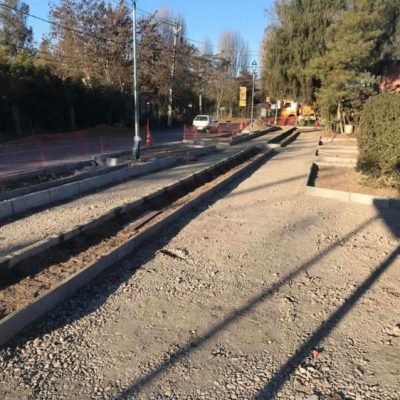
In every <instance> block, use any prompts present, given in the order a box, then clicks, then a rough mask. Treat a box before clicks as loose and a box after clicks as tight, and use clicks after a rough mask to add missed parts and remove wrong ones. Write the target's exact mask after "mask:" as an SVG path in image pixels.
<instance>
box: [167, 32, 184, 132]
mask: <svg viewBox="0 0 400 400" xmlns="http://www.w3.org/2000/svg"><path fill="white" fill-rule="evenodd" d="M173 29H174V50H173V54H172V65H171V81H170V86H169V99H168V128H171V127H172V94H173V93H172V92H173V86H174V75H175V61H176V46H177V44H178V33H179V32H180V31H181V29H182V26H181V25H179V24H176V25H175V26H174V27H173Z"/></svg>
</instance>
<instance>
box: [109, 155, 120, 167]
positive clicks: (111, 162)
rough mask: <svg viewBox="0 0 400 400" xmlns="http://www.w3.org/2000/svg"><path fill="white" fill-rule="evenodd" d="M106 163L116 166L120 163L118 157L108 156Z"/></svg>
mask: <svg viewBox="0 0 400 400" xmlns="http://www.w3.org/2000/svg"><path fill="white" fill-rule="evenodd" d="M106 165H107V167H115V166H116V165H118V158H115V157H107V158H106Z"/></svg>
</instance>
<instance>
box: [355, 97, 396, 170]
mask: <svg viewBox="0 0 400 400" xmlns="http://www.w3.org/2000/svg"><path fill="white" fill-rule="evenodd" d="M358 147H359V151H360V155H359V158H358V162H357V168H358V169H359V170H361V171H362V172H364V173H365V174H367V175H370V176H374V177H379V176H382V175H399V174H400V96H398V95H396V94H392V93H384V94H380V95H377V96H374V97H371V98H370V99H369V100H368V101H367V102H366V103H365V106H364V110H363V112H362V114H361V119H360V132H359V140H358Z"/></svg>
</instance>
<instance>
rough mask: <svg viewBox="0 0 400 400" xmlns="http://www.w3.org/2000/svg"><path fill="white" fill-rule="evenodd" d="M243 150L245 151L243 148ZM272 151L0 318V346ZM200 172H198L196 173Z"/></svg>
mask: <svg viewBox="0 0 400 400" xmlns="http://www.w3.org/2000/svg"><path fill="white" fill-rule="evenodd" d="M245 151H246V150H245ZM245 151H243V152H241V153H242V155H240V153H238V154H237V155H235V156H233V157H230V158H228V159H225V160H222V161H221V162H219V163H217V164H215V165H214V166H213V168H217V166H218V165H222V164H227V163H229V162H231V161H232V159H234V158H236V159H237V158H240V157H241V156H242V157H243V153H244V152H245ZM273 153H274V150H271V149H270V150H267V151H266V152H264V153H262V154H261V155H259V156H258V157H257V158H256V159H254V160H252V161H251V162H250V163H249V164H247V165H246V166H245V167H243V168H241V169H240V170H238V171H236V172H235V173H234V174H233V175H231V176H230V177H228V178H226V179H225V180H223V181H221V182H220V183H218V184H217V185H215V186H214V187H212V188H210V189H209V190H207V191H206V192H204V193H202V194H201V195H200V196H198V197H197V198H195V199H193V200H191V201H189V202H188V203H186V204H184V205H183V206H182V207H180V208H178V209H176V210H174V211H173V212H172V213H171V214H170V215H168V216H167V217H166V218H164V219H163V220H161V221H159V222H158V223H156V224H155V225H153V226H152V227H150V228H149V229H147V230H145V231H143V232H141V233H139V234H138V235H137V236H136V237H134V238H132V239H131V240H129V241H127V242H126V243H124V244H122V245H121V246H120V247H118V248H115V249H114V250H112V251H111V252H110V253H109V254H107V255H106V256H104V257H102V258H101V259H99V260H98V261H97V262H95V263H93V264H91V265H89V266H87V267H86V268H84V269H83V270H81V271H78V272H76V273H75V274H74V275H72V276H70V277H69V278H67V279H65V280H64V281H63V282H62V283H60V284H59V285H58V286H57V287H56V288H54V289H53V290H52V291H51V292H49V293H46V294H44V295H42V296H40V297H39V298H38V299H36V300H35V301H34V302H33V303H31V304H29V305H28V306H26V307H24V308H23V309H21V310H18V311H15V312H13V313H11V314H9V315H7V316H6V317H5V318H3V319H2V320H1V321H0V346H3V345H4V344H5V343H6V342H7V341H9V340H10V339H11V338H12V337H13V336H15V335H16V334H17V333H19V332H20V331H21V330H22V329H24V328H25V327H27V326H28V325H29V324H31V323H32V322H34V321H35V320H36V319H38V318H39V317H41V316H43V315H44V314H45V313H47V312H48V311H50V310H51V309H53V308H54V307H56V306H57V305H59V304H60V303H61V302H63V301H64V300H66V299H67V298H68V297H70V296H72V295H73V294H74V293H75V292H76V290H77V289H79V288H80V287H82V286H84V285H86V284H88V283H89V282H90V281H91V280H93V279H94V278H95V277H96V276H97V275H98V274H99V273H101V272H102V271H104V270H105V269H107V268H109V267H111V266H112V265H113V264H115V263H116V262H118V261H120V260H122V259H123V258H125V257H126V256H127V255H129V254H130V253H132V252H133V251H134V250H135V249H136V248H137V247H138V246H139V245H141V244H142V243H143V242H144V241H146V240H148V239H149V238H151V237H152V236H154V235H155V234H156V233H158V232H160V231H161V230H162V229H164V228H165V227H166V226H167V225H169V224H171V223H172V222H174V221H176V220H177V219H178V218H180V217H181V216H182V215H183V214H185V213H186V212H187V211H188V210H190V209H193V208H194V207H196V206H197V205H198V204H200V203H201V202H203V201H204V200H206V199H207V198H209V197H210V196H212V195H214V194H216V193H218V192H219V191H220V190H221V189H222V188H223V187H225V186H227V185H229V184H231V183H232V182H233V181H234V180H236V179H238V178H240V177H242V176H245V175H246V174H247V173H248V172H249V171H251V170H253V169H254V170H255V169H257V168H258V167H259V166H261V165H262V164H263V163H264V162H265V161H267V160H268V158H270V157H271V156H272V154H273ZM213 168H210V167H207V168H204V169H203V170H202V171H203V173H204V174H206V173H208V172H209V171H211V170H212V169H213ZM198 174H199V171H198V172H197V173H196V175H198ZM193 179H195V174H191V175H190V176H188V177H187V178H185V179H184V180H183V181H189V180H193ZM174 185H176V183H174V184H171V185H169V186H167V187H164V188H163V189H162V190H160V191H158V192H161V191H162V192H165V191H168V190H173V187H174Z"/></svg>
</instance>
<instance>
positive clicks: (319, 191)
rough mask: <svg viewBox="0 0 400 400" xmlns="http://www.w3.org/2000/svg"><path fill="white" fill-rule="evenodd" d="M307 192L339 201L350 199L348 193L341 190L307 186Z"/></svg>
mask: <svg viewBox="0 0 400 400" xmlns="http://www.w3.org/2000/svg"><path fill="white" fill-rule="evenodd" d="M307 192H308V193H311V194H312V195H314V196H318V197H324V198H327V199H334V200H340V201H350V193H349V192H344V191H342V190H333V189H324V188H319V187H313V186H308V190H307Z"/></svg>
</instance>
